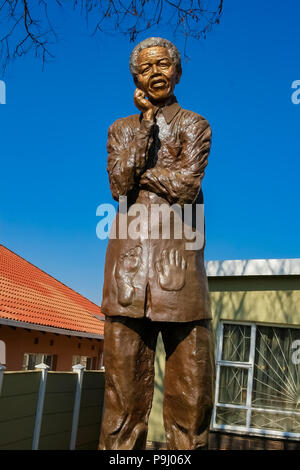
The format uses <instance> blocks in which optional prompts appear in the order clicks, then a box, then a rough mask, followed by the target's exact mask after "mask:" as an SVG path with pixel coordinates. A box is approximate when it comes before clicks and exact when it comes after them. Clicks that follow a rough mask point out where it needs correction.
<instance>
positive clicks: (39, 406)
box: [32, 363, 50, 450]
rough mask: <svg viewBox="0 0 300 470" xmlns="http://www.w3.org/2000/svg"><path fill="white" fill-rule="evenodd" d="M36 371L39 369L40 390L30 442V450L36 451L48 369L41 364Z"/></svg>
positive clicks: (45, 365)
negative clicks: (40, 373) (40, 372)
mask: <svg viewBox="0 0 300 470" xmlns="http://www.w3.org/2000/svg"><path fill="white" fill-rule="evenodd" d="M35 368H36V369H41V371H42V375H41V381H40V388H39V397H38V403H37V407H36V415H35V426H34V434H33V441H32V450H38V448H39V440H40V433H41V425H42V418H43V409H44V399H45V392H46V383H47V373H48V369H50V367H49V366H47V364H44V363H41V364H38V365H37V366H35Z"/></svg>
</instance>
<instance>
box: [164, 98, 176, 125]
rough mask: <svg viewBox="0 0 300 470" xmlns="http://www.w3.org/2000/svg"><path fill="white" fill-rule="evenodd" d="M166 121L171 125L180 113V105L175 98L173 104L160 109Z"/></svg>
mask: <svg viewBox="0 0 300 470" xmlns="http://www.w3.org/2000/svg"><path fill="white" fill-rule="evenodd" d="M159 109H160V110H161V112H162V114H163V116H164V118H165V120H166V123H167V124H170V122H171V121H172V120H173V119H174V117H175V116H176V114H177V113H178V111H179V110H180V105H179V104H178V102H177V100H176V98H175V96H174V97H173V99H172V101H171V103H169V104H167V105H166V106H164V107H163V108H159Z"/></svg>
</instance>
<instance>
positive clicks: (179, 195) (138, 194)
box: [101, 98, 211, 322]
mask: <svg viewBox="0 0 300 470" xmlns="http://www.w3.org/2000/svg"><path fill="white" fill-rule="evenodd" d="M210 143H211V129H210V126H209V124H208V122H207V121H206V120H205V119H204V118H203V117H202V116H200V115H198V114H196V113H194V112H192V111H187V110H184V109H182V108H181V107H180V106H179V104H178V103H177V101H176V99H175V98H174V101H173V102H172V104H170V105H169V106H165V107H164V108H162V109H159V110H158V111H157V113H156V120H155V124H153V123H152V122H150V121H143V120H142V116H141V115H138V114H135V115H132V116H129V117H127V118H121V119H118V120H117V121H115V122H114V123H113V124H112V125H111V127H110V128H109V132H108V141H107V150H108V164H107V171H108V175H109V182H110V188H111V192H112V196H113V198H114V199H115V200H119V197H120V196H127V209H126V210H125V213H124V210H121V212H122V216H123V219H122V220H123V221H124V217H127V219H126V230H128V227H129V225H130V223H131V222H132V221H133V220H134V219H135V220H137V219H136V215H137V214H138V212H136V213H135V216H133V215H132V214H130V208H131V206H132V205H133V204H134V203H135V204H143V207H144V208H146V209H147V210H148V212H147V213H145V212H144V210H142V211H141V212H140V214H141V213H143V217H144V219H143V218H141V219H140V221H142V222H141V224H140V225H142V226H143V227H142V228H143V229H144V233H143V234H140V235H139V234H138V230H137V236H136V237H135V238H134V239H133V238H132V237H128V236H126V237H124V235H122V236H120V234H119V226H120V223H121V222H120V220H121V219H119V215H120V204H119V211H118V213H117V215H116V218H115V221H114V223H113V225H112V229H111V230H114V234H115V235H114V237H112V238H110V239H109V243H108V248H107V252H106V261H105V273H104V285H103V300H102V305H101V310H102V312H103V313H104V314H105V315H108V316H114V315H122V316H127V317H133V318H140V317H144V316H147V317H149V318H150V319H152V320H153V321H171V322H187V321H193V320H200V319H209V318H211V311H210V303H209V294H208V284H207V278H206V273H205V268H204V256H203V255H204V244H203V246H202V247H201V248H197V249H186V241H187V238H186V237H185V236H182V237H181V238H177V237H175V235H174V233H172V232H173V228H174V223H175V222H174V219H172V217H171V221H172V220H173V222H172V223H173V225H172V224H171V230H170V237H168V236H167V237H166V238H165V239H164V238H163V237H162V236H161V233H160V236H159V238H157V235H156V236H153V228H154V229H156V230H162V218H159V220H157V219H156V221H153V220H152V219H151V221H150V217H151V208H152V206H153V205H155V204H167V205H168V207H170V206H171V205H173V204H177V205H178V206H177V207H179V209H180V211H181V212H180V211H179V212H177V214H179V217H181V223H182V227H184V223H185V220H184V213H185V210H186V209H185V207H186V206H184V205H185V204H191V205H192V206H190V207H192V208H193V209H192V210H193V223H192V225H193V227H194V225H195V224H194V220H195V218H194V217H195V211H194V209H195V206H196V204H202V203H203V196H202V190H201V181H202V178H203V176H204V169H205V167H206V165H207V157H208V154H209V150H210ZM143 160H144V161H145V162H146V163H145V164H142V163H141V161H143ZM153 224H154V225H155V224H156V226H154V227H153ZM139 228H141V227H139ZM150 232H151V233H150ZM154 232H155V230H154ZM182 232H183V233H185V232H184V230H182ZM126 233H128V232H126ZM145 233H146V235H145ZM156 233H157V232H156ZM147 234H148V236H147ZM122 237H123V238H122ZM189 240H190V237H189Z"/></svg>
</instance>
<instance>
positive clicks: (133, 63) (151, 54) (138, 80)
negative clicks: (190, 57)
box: [129, 38, 181, 103]
mask: <svg viewBox="0 0 300 470" xmlns="http://www.w3.org/2000/svg"><path fill="white" fill-rule="evenodd" d="M129 65H130V72H131V73H132V76H133V79H134V82H135V84H136V86H137V87H138V88H140V89H141V90H143V92H144V93H145V95H146V96H147V98H149V100H150V101H151V102H153V103H164V102H166V101H167V100H168V98H170V97H171V96H172V95H173V91H174V88H175V85H176V84H177V83H179V80H180V77H181V58H180V53H179V51H178V49H177V47H176V46H174V44H173V43H172V42H170V41H168V40H167V39H163V38H148V39H145V40H144V41H142V42H140V43H139V44H138V45H137V46H135V48H134V49H133V51H132V53H131V56H130V61H129Z"/></svg>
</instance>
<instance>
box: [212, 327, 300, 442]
mask: <svg viewBox="0 0 300 470" xmlns="http://www.w3.org/2000/svg"><path fill="white" fill-rule="evenodd" d="M228 324H230V325H237V326H250V327H251V333H250V334H251V340H250V350H249V361H248V362H239V361H228V360H222V350H223V336H224V325H228ZM257 326H266V327H270V328H272V327H273V328H290V329H297V330H299V329H300V327H297V326H295V325H278V324H277V325H276V324H273V323H272V324H270V323H254V322H238V321H231V320H220V322H219V325H218V332H217V353H216V386H215V403H214V408H213V413H212V429H213V430H216V431H224V430H225V431H229V432H235V433H237V432H238V433H241V434H251V435H259V436H262V435H264V436H270V437H276V438H285V439H287V438H288V439H294V440H300V432H299V433H294V432H289V431H276V430H272V429H259V428H255V427H251V425H250V422H251V421H250V420H251V412H252V411H258V412H260V411H261V412H264V413H268V412H270V413H276V414H284V415H286V416H288V415H299V416H300V411H299V412H298V411H283V410H278V409H274V408H261V407H255V406H252V389H253V375H254V365H255V363H254V362H255V346H256V330H257ZM221 367H236V368H244V369H247V370H248V381H247V397H246V403H245V405H234V404H227V403H219V401H218V398H219V386H220V371H221ZM217 408H227V409H228V408H232V409H236V410H241V409H242V410H245V411H246V425H245V426H240V425H231V424H218V423H217V422H216V414H217Z"/></svg>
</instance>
